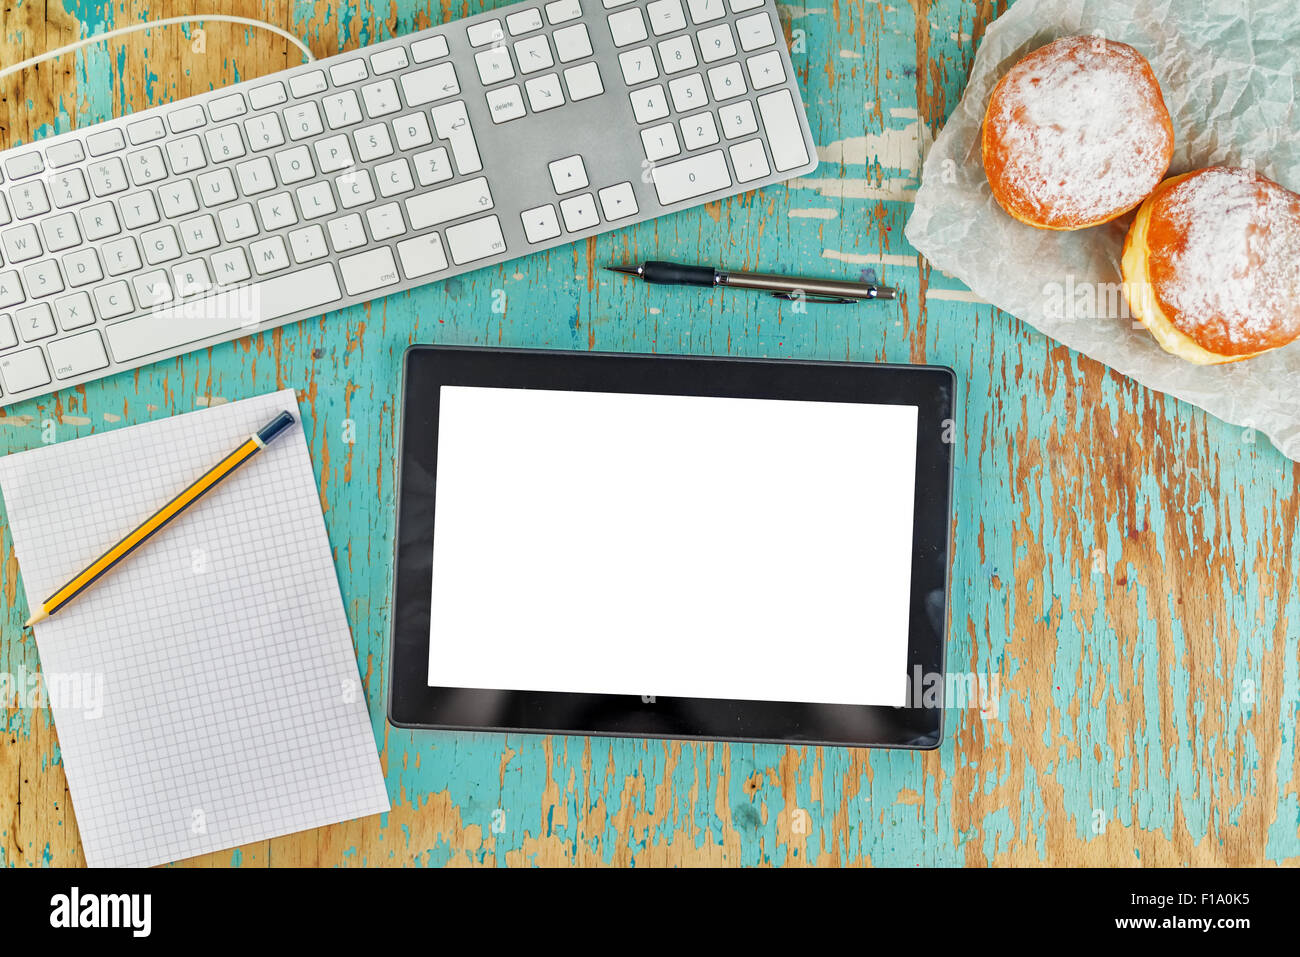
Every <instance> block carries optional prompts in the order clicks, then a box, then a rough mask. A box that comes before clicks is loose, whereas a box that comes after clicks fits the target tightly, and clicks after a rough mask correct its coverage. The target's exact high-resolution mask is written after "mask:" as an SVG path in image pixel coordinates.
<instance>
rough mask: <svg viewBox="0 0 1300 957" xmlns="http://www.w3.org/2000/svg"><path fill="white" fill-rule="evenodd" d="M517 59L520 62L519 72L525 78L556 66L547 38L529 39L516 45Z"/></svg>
mask: <svg viewBox="0 0 1300 957" xmlns="http://www.w3.org/2000/svg"><path fill="white" fill-rule="evenodd" d="M515 59H516V60H518V61H519V72H520V73H522V74H524V75H525V76H527V75H528V74H529V73H536V72H537V71H538V70H545V69H548V68H549V67H552V66H554V65H555V59H554V58H553V57H552V56H551V47H550V44H548V43H547V42H546V37H529V38H528V39H527V40H520V41H519V42H518V43H516V44H515Z"/></svg>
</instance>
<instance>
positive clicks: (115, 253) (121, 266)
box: [101, 236, 141, 276]
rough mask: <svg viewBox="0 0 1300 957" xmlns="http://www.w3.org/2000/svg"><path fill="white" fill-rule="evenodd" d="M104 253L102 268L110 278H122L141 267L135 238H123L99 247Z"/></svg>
mask: <svg viewBox="0 0 1300 957" xmlns="http://www.w3.org/2000/svg"><path fill="white" fill-rule="evenodd" d="M101 249H102V251H103V253H104V268H105V269H107V270H108V274H109V275H110V276H122V275H125V274H126V273H129V272H134V271H135V270H137V269H139V268H140V266H141V262H140V250H139V249H138V248H136V245H135V238H134V237H132V236H123V237H122V238H121V239H115V240H113V241H112V242H110V243H104V245H103V246H102V247H101Z"/></svg>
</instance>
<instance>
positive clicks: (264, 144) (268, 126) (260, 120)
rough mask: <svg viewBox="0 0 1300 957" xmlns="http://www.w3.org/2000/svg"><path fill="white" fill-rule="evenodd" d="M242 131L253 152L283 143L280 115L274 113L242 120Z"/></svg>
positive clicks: (272, 147)
mask: <svg viewBox="0 0 1300 957" xmlns="http://www.w3.org/2000/svg"><path fill="white" fill-rule="evenodd" d="M244 133H245V134H246V135H247V136H248V148H249V149H250V150H252V151H253V152H254V153H260V152H262V151H263V150H269V149H274V148H275V147H277V146H283V145H284V130H282V129H280V117H278V116H277V115H276V114H274V113H263V114H262V115H261V116H252V117H249V118H248V119H246V120H244ZM178 172H179V170H178Z"/></svg>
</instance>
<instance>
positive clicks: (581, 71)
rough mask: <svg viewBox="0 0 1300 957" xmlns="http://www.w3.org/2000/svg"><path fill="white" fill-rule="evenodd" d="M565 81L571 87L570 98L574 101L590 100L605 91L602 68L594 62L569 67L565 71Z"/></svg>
mask: <svg viewBox="0 0 1300 957" xmlns="http://www.w3.org/2000/svg"><path fill="white" fill-rule="evenodd" d="M564 82H565V84H566V85H567V86H568V87H569V99H571V100H573V101H574V102H577V101H579V100H589V99H591V98H592V97H593V96H600V94H602V93H604V92H605V87H604V84H602V83H601V82H600V70H598V69H597V68H596V64H594V63H584V64H582V65H581V66H572V67H569V69H567V70H565V71H564Z"/></svg>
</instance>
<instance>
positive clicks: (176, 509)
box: [27, 412, 293, 625]
mask: <svg viewBox="0 0 1300 957" xmlns="http://www.w3.org/2000/svg"><path fill="white" fill-rule="evenodd" d="M292 424H293V416H292V415H290V414H289V413H288V412H281V413H280V414H279V415H277V416H276V417H275V418H274V419H272V420H271V421H270V422H269V423H267V425H266V427H265V428H263V429H262V430H261V431H259V432H257V433H255V434H253V435H250V436H249V437H248V439H247V440H245V442H244V443H243V444H242V445H240V446H239V448H237V449H235V451H233V452H231V453H230V454H229V455H227V456H226V457H225V458H224V459H222V460H221V461H220V462H218V463H217V464H216V465H214V466H212V468H210V469H208V470H207V471H206V472H204V473H203V474H202V475H200V476H199V477H198V478H197V479H195V481H194V482H193V483H192V484H191V485H190V486H189V487H188V488H186V489H185V491H183V492H181V493H180V494H179V495H177V496H176V497H175V498H173V499H172V500H171V501H170V502H168V503H167V504H166V505H164V506H163V507H162V508H160V509H158V511H156V512H154V513H153V515H151V516H150V517H149V518H148V519H147V520H146V521H145V523H144V524H143V525H141V526H140V527H139V528H137V529H136V530H135V531H133V532H131V533H130V534H129V535H127V536H126V537H125V538H124V539H122V540H121V541H120V542H118V543H117V544H116V545H114V546H113V547H112V548H110V549H109V550H108V551H106V552H104V554H102V555H100V556H99V557H98V558H96V559H95V560H94V561H93V562H91V563H90V564H89V565H87V566H86V568H85V569H84V570H82V572H81V573H80V574H78V575H77V576H76V577H75V578H73V579H72V581H70V582H68V583H67V584H66V585H64V586H63V587H62V588H60V589H59V590H58V591H56V592H55V593H54V594H53V595H51V596H50V597H49V598H47V599H45V601H44V603H42V605H41V609H40V611H38V612H37V613H36V614H34V615H32V617H31V618H29V619H27V624H28V625H34V624H36V623H37V622H38V621H44V620H45V619H46V618H49V617H50V616H51V615H53V614H54V613H55V612H57V611H58V610H59V609H60V608H62V607H63V606H64V605H66V604H67V603H68V602H70V601H72V599H74V598H76V597H77V596H78V595H80V594H81V593H82V592H83V591H85V590H86V589H87V588H89V587H90V586H91V585H93V584H94V583H95V582H97V581H98V580H99V579H101V578H103V577H104V575H106V574H107V573H108V572H109V571H110V570H111V569H112V568H113V567H114V566H116V565H117V564H118V563H119V562H121V561H122V560H123V559H125V558H126V557H127V556H128V555H130V554H131V553H132V552H134V551H135V550H136V549H137V548H139V547H140V546H141V545H143V544H144V543H145V542H147V541H148V540H149V539H150V538H152V537H153V536H154V535H156V534H157V533H158V532H159V531H161V530H162V529H163V528H165V527H166V526H167V523H168V522H170V521H171V520H172V519H174V518H175V517H176V516H177V515H179V514H180V513H181V512H183V511H185V510H186V509H187V508H189V507H190V506H191V505H193V504H194V503H195V502H196V501H197V500H198V499H199V498H200V497H201V496H202V495H203V494H204V493H205V492H208V491H210V490H211V489H213V488H215V487H216V485H217V483H219V482H220V481H221V480H222V479H224V478H225V477H226V476H227V475H229V474H230V473H231V472H233V471H234V470H235V469H237V468H239V467H240V466H241V465H243V464H244V463H245V462H247V461H248V460H249V459H251V458H252V457H253V456H254V455H256V454H257V453H258V452H260V451H262V449H264V448H266V445H267V443H268V442H270V441H271V440H272V439H273V438H275V437H276V436H277V435H279V434H280V433H281V432H283V431H284V430H285V429H287V428H288V427H289V426H291V425H292Z"/></svg>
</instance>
